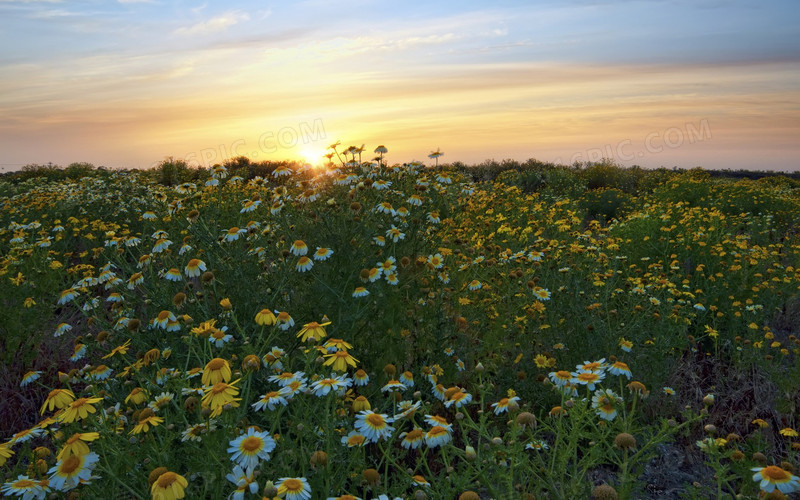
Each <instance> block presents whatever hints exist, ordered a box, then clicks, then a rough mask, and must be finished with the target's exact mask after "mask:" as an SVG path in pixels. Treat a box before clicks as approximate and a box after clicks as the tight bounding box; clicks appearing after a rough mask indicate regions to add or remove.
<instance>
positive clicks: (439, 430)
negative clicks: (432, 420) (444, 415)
mask: <svg viewBox="0 0 800 500" xmlns="http://www.w3.org/2000/svg"><path fill="white" fill-rule="evenodd" d="M442 434H447V429H445V428H444V427H442V426H440V425H436V426H434V427H433V428H431V430H429V431H428V435H429V436H441V435H442Z"/></svg>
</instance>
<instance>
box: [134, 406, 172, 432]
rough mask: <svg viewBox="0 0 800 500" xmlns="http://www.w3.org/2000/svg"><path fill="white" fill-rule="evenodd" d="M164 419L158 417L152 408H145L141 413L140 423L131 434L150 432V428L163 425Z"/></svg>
mask: <svg viewBox="0 0 800 500" xmlns="http://www.w3.org/2000/svg"><path fill="white" fill-rule="evenodd" d="M163 423H164V419H163V418H161V417H157V416H156V414H155V413H153V410H151V409H150V408H145V409H144V410H142V411H141V413H139V423H137V424H136V426H134V428H133V430H131V432H130V433H131V434H139V433H140V432H147V431H149V430H150V427H151V426H152V427H156V426H158V424H163Z"/></svg>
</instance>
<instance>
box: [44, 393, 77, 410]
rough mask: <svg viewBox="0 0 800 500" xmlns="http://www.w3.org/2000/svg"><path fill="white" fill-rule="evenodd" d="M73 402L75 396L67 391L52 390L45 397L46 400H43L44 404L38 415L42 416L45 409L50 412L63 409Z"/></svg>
mask: <svg viewBox="0 0 800 500" xmlns="http://www.w3.org/2000/svg"><path fill="white" fill-rule="evenodd" d="M73 401H75V394H73V393H72V391H70V390H69V389H53V390H52V391H50V394H48V395H47V399H45V401H44V404H42V408H41V410H39V415H43V414H44V411H45V409H47V410H48V411H49V410H52V409H53V408H58V409H61V408H64V407H66V406H67V405H69V404H70V403H72V402H73Z"/></svg>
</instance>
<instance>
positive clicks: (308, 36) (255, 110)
mask: <svg viewBox="0 0 800 500" xmlns="http://www.w3.org/2000/svg"><path fill="white" fill-rule="evenodd" d="M309 1H310V0H309ZM235 3H236V6H229V7H227V8H224V9H222V8H220V7H212V6H207V5H206V6H200V7H197V8H193V9H180V8H178V11H177V12H176V13H172V14H171V16H173V17H170V16H166V15H163V16H162V14H165V11H164V9H163V7H161V6H159V5H155V4H154V5H151V4H149V3H146V2H133V1H128V2H123V3H122V4H120V5H118V6H117V7H116V8H117V9H119V12H118V13H116V14H113V15H112V14H108V13H106V14H101V13H95V12H91V13H90V14H91V15H98V16H102V15H108V16H111V17H110V18H109V22H108V23H107V25H102V24H101V23H98V24H96V25H86V24H85V23H82V22H81V20H82V19H84V17H81V16H86V15H88V14H87V13H84V12H80V9H81V7H79V6H73V5H66V4H64V5H61V6H60V7H59V9H54V8H53V7H52V6H49V5H47V3H46V2H31V3H26V2H22V1H21V0H20V1H16V0H8V2H6V3H0V12H3V10H4V8H5V9H7V10H8V13H9V15H11V17H8V19H12V18H13V19H14V20H16V24H14V23H12V22H11V21H6V24H7V26H6V27H7V28H8V30H10V31H9V35H8V36H17V37H20V38H25V37H29V35H26V33H34V32H36V33H50V32H51V31H52V30H55V31H54V32H58V33H59V36H61V38H59V40H61V41H63V44H60V45H59V44H57V43H55V42H53V44H51V45H53V47H51V48H49V49H48V50H47V51H42V50H41V49H40V48H39V45H37V43H38V42H37V43H34V41H31V42H30V49H28V50H27V51H22V52H21V53H20V55H19V56H18V57H17V58H8V59H7V60H6V62H2V61H0V69H2V70H4V71H3V73H2V74H3V75H4V76H3V80H0V112H2V114H3V117H4V120H3V121H2V122H1V123H0V151H2V152H3V153H2V156H0V169H5V170H13V169H14V168H20V167H21V166H22V165H24V164H26V163H47V162H53V163H56V164H62V165H66V164H69V163H71V162H74V161H88V162H91V163H94V164H95V165H105V166H107V167H125V168H139V167H143V168H146V167H149V166H152V165H154V164H156V163H158V162H159V161H161V160H162V159H163V158H165V157H175V158H183V159H186V160H187V161H190V162H193V163H194V164H197V165H203V166H210V165H213V164H215V163H222V162H224V161H225V160H226V159H229V158H233V157H236V156H246V157H248V158H250V159H251V160H252V161H261V160H265V159H267V160H283V159H296V160H302V161H308V162H309V163H312V164H313V163H314V162H315V161H317V160H316V159H317V158H319V157H321V156H323V155H324V154H326V148H327V147H328V146H329V145H330V144H332V143H334V142H336V141H338V140H341V141H342V145H343V147H345V148H346V147H347V146H350V145H356V146H360V145H361V144H365V148H366V151H369V152H370V155H369V156H368V157H367V156H366V155H365V156H364V158H365V159H367V158H372V157H373V156H374V155H373V154H372V151H373V150H374V148H375V147H376V146H377V145H379V144H385V145H386V146H387V148H388V149H389V153H388V154H387V155H386V159H387V161H388V162H390V163H402V162H408V161H412V160H420V161H425V162H426V163H429V162H430V161H429V159H428V157H427V155H428V154H429V152H430V151H433V150H435V149H437V148H441V150H442V151H443V152H444V156H442V157H441V158H440V163H449V162H454V161H462V162H465V163H468V164H469V163H479V162H481V161H483V160H486V159H496V160H502V159H504V158H510V159H516V160H520V161H524V160H526V159H529V158H536V159H538V160H541V161H552V162H558V163H565V164H571V163H573V162H575V161H580V162H583V161H595V160H599V159H600V158H602V157H610V159H612V160H615V161H617V162H619V163H621V164H623V165H632V164H638V165H642V166H645V167H659V166H667V167H671V166H680V167H686V168H691V167H693V166H697V165H702V166H706V167H709V168H751V169H762V168H764V169H776V170H793V169H797V168H800V164H798V158H800V154H798V153H800V145H799V144H800V142H799V141H797V137H800V94H799V93H798V90H797V81H798V78H800V61H798V59H797V58H796V57H795V56H794V55H793V54H788V53H787V54H783V53H779V52H776V51H778V49H779V48H780V47H783V46H784V45H785V44H778V45H777V46H775V47H773V46H772V45H770V44H771V43H773V41H771V39H768V38H765V37H764V36H763V35H764V34H765V33H768V34H771V33H773V32H774V33H776V34H775V36H776V37H778V39H780V36H779V35H780V34H781V33H783V34H787V36H788V35H790V34H791V33H794V31H795V30H796V29H797V28H796V27H795V26H794V25H793V24H791V23H789V24H786V26H784V27H782V28H780V29H776V28H775V27H774V26H773V24H774V22H775V20H777V19H783V17H785V16H777V17H774V16H772V14H771V13H769V12H766V11H759V14H758V15H759V16H762V17H763V19H761V18H758V16H756V17H755V18H754V17H753V16H754V15H755V14H754V13H753V12H752V11H750V10H747V9H745V8H744V7H742V8H738V7H737V8H727V7H726V9H718V10H715V9H707V10H703V9H700V8H699V7H698V8H695V7H693V6H690V5H687V6H683V7H681V9H685V10H686V12H684V13H683V14H681V9H676V8H670V9H666V8H665V7H663V6H660V5H659V4H658V3H657V2H655V3H652V4H651V3H648V2H647V0H646V1H645V2H644V3H643V5H639V4H638V3H637V4H636V5H632V4H631V3H630V2H608V3H607V5H606V6H605V7H604V8H603V9H599V8H594V7H587V6H585V5H579V4H578V5H573V4H570V3H569V2H567V3H565V4H564V5H549V6H535V5H530V4H529V3H527V2H513V1H512V2H510V3H509V5H507V6H505V7H491V8H489V7H486V8H482V9H476V10H470V9H469V8H468V7H464V6H460V5H458V4H452V5H451V4H449V3H447V2H445V3H443V4H438V3H436V4H424V5H423V4H419V5H417V6H416V8H417V9H421V10H420V12H428V11H431V12H428V15H426V16H422V17H415V16H411V15H410V14H406V15H405V17H404V15H399V14H400V13H397V12H392V13H391V14H385V13H383V12H382V9H383V10H386V11H391V10H392V9H390V8H389V7H378V6H376V9H377V10H376V12H375V13H373V14H375V16H376V19H375V20H374V23H375V24H374V25H370V24H366V25H364V29H359V30H355V31H348V30H344V29H342V28H340V27H337V26H335V25H331V23H330V16H332V15H334V13H335V14H336V15H337V16H339V15H341V14H342V13H343V12H346V11H347V9H344V11H342V9H341V8H339V7H337V8H334V7H332V6H328V5H327V4H324V3H314V4H313V5H308V2H301V3H302V4H303V5H300V6H295V5H286V6H281V7H280V8H279V7H275V8H274V9H267V10H263V7H261V6H259V5H257V4H251V3H250V2H245V1H238V2H235ZM12 4H13V7H14V8H11V7H10V6H11V5H12ZM4 6H5V7H4ZM309 7H311V8H309ZM70 9H74V10H75V12H72V14H74V16H72V17H70V16H65V15H64V13H65V12H67V11H69V10H70ZM652 9H656V10H657V11H658V13H657V14H656V13H653V12H651V10H652ZM112 10H113V9H112ZM412 10H413V9H412ZM340 11H342V12H340ZM356 11H357V12H359V14H360V15H365V16H366V15H368V14H369V13H364V12H361V10H359V9H356ZM356 11H354V13H355V12H356ZM299 12H302V13H303V14H304V17H302V16H301V17H302V18H303V19H304V21H303V22H302V23H301V22H298V21H297V20H296V17H295V16H296V15H297V14H298V13H299ZM178 14H179V15H178ZM434 14H436V15H434ZM116 15H124V16H126V17H125V19H130V22H131V23H133V24H134V25H135V26H139V27H141V28H142V29H141V30H128V31H126V34H125V36H124V37H120V36H119V33H118V32H117V30H114V29H111V27H112V26H114V23H113V22H112V21H114V20H115V19H117V18H116V17H114V16H116ZM420 15H422V14H420ZM130 16H133V17H130ZM136 16H139V17H136ZM598 16H599V17H598ZM659 16H660V17H659ZM681 16H683V17H681ZM719 16H729V17H730V18H729V19H728V18H726V19H728V21H727V22H729V23H732V24H731V26H736V27H738V28H737V29H733V28H731V27H730V26H727V25H726V26H723V25H720V27H718V31H719V32H720V33H728V32H727V31H725V30H728V31H730V33H728V34H727V35H725V36H722V35H718V37H717V38H714V37H715V36H717V35H713V36H712V35H708V34H704V35H702V36H701V35H697V34H696V33H695V32H693V31H686V32H684V33H683V34H682V35H681V36H678V35H676V34H675V33H673V32H672V31H671V29H670V30H666V31H664V30H665V28H664V27H663V22H662V21H663V18H665V17H667V18H671V19H673V20H675V19H678V18H680V19H684V20H688V21H687V22H689V23H695V24H696V25H702V26H707V25H709V23H712V24H713V22H714V21H715V20H716V19H717V18H719ZM773 18H774V19H773ZM0 19H2V16H0ZM45 19H57V20H58V22H59V23H63V25H61V24H47V22H45V21H43V20H45ZM385 19H392V21H391V22H389V21H386V20H385ZM566 19H569V20H570V21H569V23H568V24H565V23H564V21H565V20H566ZM623 19H636V20H637V22H636V25H637V26H638V25H639V24H640V23H644V24H642V28H641V29H640V30H635V29H630V30H623V31H622V32H620V31H619V29H618V26H619V22H621V20H623ZM767 20H772V22H773V24H769V23H767ZM48 22H49V21H48ZM2 23H3V21H0V24H2ZM631 26H633V24H632V25H631ZM675 26H677V24H676V25H675ZM58 27H61V31H59V30H58V29H56V28H58ZM531 27H535V29H534V30H533V31H532V28H531ZM690 27H691V26H690ZM695 27H696V26H695ZM145 28H149V29H145ZM645 28H647V29H645ZM740 28H741V29H740ZM687 29H688V28H687ZM750 29H752V30H754V31H752V32H749V31H747V30H750ZM82 30H83V31H82ZM98 30H99V32H98ZM720 30H721V31H720ZM781 30H782V31H781ZM84 31H86V32H88V33H91V34H92V35H93V36H88V37H75V36H74V33H76V32H78V33H83V32H84ZM701 31H703V33H706V31H707V30H701ZM15 33H16V35H15ZM141 33H159V35H153V36H150V35H148V36H144V35H142V34H141ZM467 33H468V34H469V35H466V34H467ZM95 35H96V36H95ZM48 36H50V35H48ZM53 36H55V35H53ZM0 37H2V30H0ZM719 37H722V38H719ZM25 39H26V40H28V39H29V38H25ZM103 41H106V42H108V41H114V44H111V45H112V47H111V48H109V49H108V50H105V49H104V48H105V46H106V44H104V43H103ZM756 41H758V43H763V44H766V45H765V46H764V47H762V48H760V49H758V50H761V51H762V52H763V54H767V55H769V54H773V53H774V54H775V55H774V56H772V57H766V56H765V57H761V56H760V55H758V54H761V53H758V54H756V53H755V52H752V51H755V50H756V49H752V51H751V52H748V53H747V54H744V55H743V52H742V51H741V50H736V47H738V46H737V45H735V44H737V43H738V44H745V45H746V46H747V47H748V50H750V48H751V47H752V46H753V44H754V43H756ZM751 42H752V43H751ZM109 43H110V42H109ZM775 43H777V42H775ZM682 44H683V45H682ZM731 44H733V45H731ZM748 44H749V45H748ZM776 47H777V48H776ZM101 48H103V49H104V50H100V49H101ZM740 48H741V47H740ZM95 49H96V50H95ZM689 49H691V50H689ZM723 49H724V50H725V51H728V52H725V51H723ZM720 51H722V52H720ZM770 51H772V52H770ZM753 54H756V55H753Z"/></svg>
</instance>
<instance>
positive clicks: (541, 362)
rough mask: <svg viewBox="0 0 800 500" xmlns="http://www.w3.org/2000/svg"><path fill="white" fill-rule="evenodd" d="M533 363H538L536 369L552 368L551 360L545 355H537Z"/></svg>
mask: <svg viewBox="0 0 800 500" xmlns="http://www.w3.org/2000/svg"><path fill="white" fill-rule="evenodd" d="M533 362H534V363H536V367H537V368H549V367H550V361H549V358H548V357H547V356H545V355H544V354H537V355H536V356H534V358H533Z"/></svg>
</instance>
